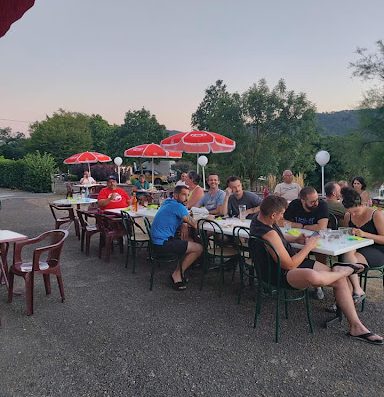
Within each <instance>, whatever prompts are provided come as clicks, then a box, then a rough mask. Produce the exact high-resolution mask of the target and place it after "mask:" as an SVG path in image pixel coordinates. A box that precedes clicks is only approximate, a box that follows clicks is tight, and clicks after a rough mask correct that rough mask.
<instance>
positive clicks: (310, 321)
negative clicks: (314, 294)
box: [304, 290, 313, 334]
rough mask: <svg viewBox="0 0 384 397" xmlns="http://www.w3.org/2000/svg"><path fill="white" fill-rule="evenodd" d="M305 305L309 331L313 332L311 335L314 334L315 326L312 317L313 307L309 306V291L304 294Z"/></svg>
mask: <svg viewBox="0 0 384 397" xmlns="http://www.w3.org/2000/svg"><path fill="white" fill-rule="evenodd" d="M304 303H305V309H306V311H307V319H308V324H309V331H310V332H311V334H313V324H312V316H311V307H310V305H309V296H308V290H305V292H304Z"/></svg>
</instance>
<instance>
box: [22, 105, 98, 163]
mask: <svg viewBox="0 0 384 397" xmlns="http://www.w3.org/2000/svg"><path fill="white" fill-rule="evenodd" d="M29 148H30V151H34V150H41V151H42V152H46V153H50V154H51V155H52V156H53V158H54V159H55V161H56V162H57V163H58V165H59V167H60V168H61V169H64V165H63V161H64V159H65V158H67V157H69V156H71V155H72V154H74V153H78V152H82V151H85V150H90V149H91V148H92V135H91V129H90V117H89V116H87V115H85V114H82V113H76V112H67V111H65V110H63V109H59V111H58V112H56V113H53V115H52V116H51V117H49V116H47V117H46V119H45V120H43V121H40V122H39V121H37V122H35V123H34V124H32V125H31V139H30V141H29Z"/></svg>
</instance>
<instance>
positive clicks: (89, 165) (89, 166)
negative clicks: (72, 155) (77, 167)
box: [88, 163, 91, 175]
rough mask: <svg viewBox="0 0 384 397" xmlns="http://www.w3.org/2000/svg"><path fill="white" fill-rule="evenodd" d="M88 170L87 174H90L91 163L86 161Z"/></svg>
mask: <svg viewBox="0 0 384 397" xmlns="http://www.w3.org/2000/svg"><path fill="white" fill-rule="evenodd" d="M88 172H89V175H91V164H90V163H88Z"/></svg>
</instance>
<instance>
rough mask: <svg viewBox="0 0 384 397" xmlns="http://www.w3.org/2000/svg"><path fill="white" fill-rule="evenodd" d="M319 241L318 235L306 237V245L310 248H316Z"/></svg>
mask: <svg viewBox="0 0 384 397" xmlns="http://www.w3.org/2000/svg"><path fill="white" fill-rule="evenodd" d="M318 241H319V237H318V236H314V237H307V238H306V239H305V246H306V247H309V248H310V249H313V248H316V246H317V242H318Z"/></svg>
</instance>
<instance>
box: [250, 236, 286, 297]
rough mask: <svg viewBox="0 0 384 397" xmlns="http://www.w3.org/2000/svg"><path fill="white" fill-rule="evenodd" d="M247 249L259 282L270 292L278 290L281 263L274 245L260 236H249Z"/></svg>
mask: <svg viewBox="0 0 384 397" xmlns="http://www.w3.org/2000/svg"><path fill="white" fill-rule="evenodd" d="M249 249H250V252H251V257H252V260H253V264H254V266H255V268H256V274H257V278H258V280H259V282H261V283H262V284H263V286H264V287H265V288H267V289H268V292H270V293H272V292H273V291H275V290H279V289H280V285H281V265H280V257H279V254H278V253H277V251H276V249H275V247H274V246H273V245H272V244H271V243H270V242H268V241H266V240H264V239H262V238H259V237H255V236H251V237H250V238H249Z"/></svg>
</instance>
